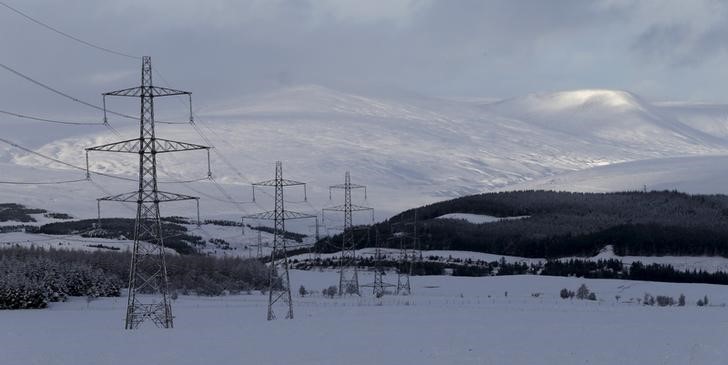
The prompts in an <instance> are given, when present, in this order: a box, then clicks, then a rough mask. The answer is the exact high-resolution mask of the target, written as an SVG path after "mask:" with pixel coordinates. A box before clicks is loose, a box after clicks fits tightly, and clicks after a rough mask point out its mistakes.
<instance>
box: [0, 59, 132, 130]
mask: <svg viewBox="0 0 728 365" xmlns="http://www.w3.org/2000/svg"><path fill="white" fill-rule="evenodd" d="M0 67H2V68H4V69H5V70H7V71H9V72H12V73H13V74H15V75H16V76H18V77H21V78H23V79H25V80H27V81H30V82H32V83H34V84H36V85H38V86H40V87H42V88H44V89H46V90H48V91H51V92H53V93H55V94H58V95H60V96H63V97H64V98H66V99H69V100H72V101H75V102H77V103H79V104H82V105H85V106H87V107H89V108H93V109H96V110H100V111H104V108H103V107H100V106H98V105H95V104H92V103H89V102H86V101H83V100H81V99H79V98H76V97H74V96H71V95H69V94H67V93H65V92H63V91H60V90H58V89H55V88H53V87H51V86H48V85H46V84H44V83H42V82H40V81H38V80H36V79H34V78H32V77H30V76H28V75H25V74H23V73H22V72H20V71H17V70H15V69H13V68H12V67H10V66H8V65H5V64H3V63H0ZM106 112H107V113H109V114H113V115H116V116H119V117H122V118H127V119H134V120H136V119H138V118H136V117H132V116H131V115H127V114H123V113H118V112H115V111H112V110H108V109H106Z"/></svg>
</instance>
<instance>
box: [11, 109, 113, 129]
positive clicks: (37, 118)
mask: <svg viewBox="0 0 728 365" xmlns="http://www.w3.org/2000/svg"><path fill="white" fill-rule="evenodd" d="M0 114H5V115H10V116H13V117H16V118H22V119H29V120H35V121H39V122H46V123H55V124H65V125H98V126H101V125H103V124H104V123H98V122H67V121H62V120H55V119H47V118H39V117H33V116H30V115H25V114H19V113H13V112H9V111H7V110H0Z"/></svg>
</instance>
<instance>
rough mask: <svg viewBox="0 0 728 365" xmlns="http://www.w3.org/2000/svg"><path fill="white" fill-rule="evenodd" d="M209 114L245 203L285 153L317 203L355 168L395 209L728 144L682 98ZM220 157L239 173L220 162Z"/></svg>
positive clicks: (309, 102) (69, 147) (374, 194)
mask: <svg viewBox="0 0 728 365" xmlns="http://www.w3.org/2000/svg"><path fill="white" fill-rule="evenodd" d="M206 110H214V112H208V113H207V114H205V115H202V116H201V118H200V119H199V120H198V125H200V126H201V129H202V130H203V131H204V133H205V134H206V135H207V136H208V137H209V138H210V140H211V141H212V142H213V143H214V144H215V146H216V148H217V151H216V152H215V153H213V155H212V162H213V174H214V176H215V178H216V179H217V181H219V182H221V183H223V184H229V185H228V189H229V190H230V191H232V194H233V195H234V198H235V199H236V200H249V190H248V188H247V187H245V186H244V185H245V184H247V183H249V182H251V181H258V180H265V179H269V178H270V177H271V175H272V173H273V162H274V161H276V160H282V161H283V162H284V174H285V176H286V177H288V178H291V179H296V180H302V181H306V182H309V184H310V185H309V186H310V187H311V189H312V191H311V195H310V200H311V202H312V204H313V205H314V206H316V207H317V208H320V207H322V206H325V205H330V204H332V202H329V201H328V198H327V197H328V191H327V190H328V189H327V188H326V187H327V186H328V185H332V184H337V183H341V182H342V181H341V180H343V174H344V171H346V170H350V171H351V173H352V178H353V180H354V181H355V182H357V183H361V184H367V185H369V193H370V194H369V198H370V201H369V202H367V204H368V205H372V206H374V207H376V208H379V209H382V210H383V211H384V212H385V215H386V212H393V211H396V210H401V209H404V208H408V207H411V206H414V205H418V204H421V203H428V202H432V201H436V200H442V199H444V198H449V197H456V196H461V195H464V194H472V193H478V192H483V191H489V190H493V189H507V188H509V187H511V186H514V185H515V184H519V183H524V182H528V181H533V180H538V179H541V178H544V177H551V176H556V175H559V174H563V173H569V172H573V171H577V170H583V169H587V168H590V167H594V166H601V165H609V164H614V163H619V162H626V161H637V160H645V159H661V158H672V157H677V156H702V155H721V154H728V142H727V139H726V134H725V133H723V132H722V130H721V129H720V128H716V127H706V126H704V125H701V124H700V123H698V122H692V123H690V120H692V121H696V120H699V116H700V115H701V114H700V113H701V109H700V107H699V106H693V107H692V109H691V110H690V113H691V114H690V115H691V119H690V120H687V119H688V118H687V117H684V116H683V114H685V113H682V114H681V113H678V112H677V111H676V109H675V107H674V106H666V105H661V104H652V103H649V102H647V101H645V100H643V99H641V98H640V97H638V96H636V95H634V94H631V93H628V92H623V91H612V90H579V91H569V92H561V93H550V94H534V95H528V96H525V97H522V98H514V99H509V100H504V101H501V102H495V103H488V104H483V103H479V102H477V101H454V100H444V99H436V98H428V97H421V96H416V95H399V96H396V97H388V98H383V97H374V96H367V95H358V94H352V93H347V92H342V91H336V90H331V89H328V88H325V87H321V86H316V85H302V86H296V87H289V88H284V89H280V90H276V91H272V92H266V93H260V94H252V95H247V96H245V97H242V98H240V99H238V100H233V101H230V102H228V103H226V104H225V105H220V106H213V107H208V108H206ZM716 113H717V112H715V111H714V110H713V109H710V110H707V111H706V114H705V115H707V117H706V118H713V119H711V120H715V114H716ZM119 129H120V131H121V133H122V134H123V135H124V138H133V136H134V135H135V133H137V129H136V128H135V127H134V126H133V125H131V124H127V126H126V127H119ZM158 135H159V136H160V137H163V138H170V139H179V140H184V141H190V142H195V143H204V142H203V141H202V139H201V138H200V136H198V135H197V134H196V133H195V131H194V130H193V129H192V128H191V127H190V126H188V125H164V124H160V125H159V127H158ZM118 139H119V138H117V137H115V136H113V135H111V134H110V133H107V132H100V133H94V134H88V135H82V136H77V137H73V138H64V139H61V140H57V141H48V143H47V144H45V145H44V146H43V147H42V148H41V151H43V152H44V153H46V154H49V155H52V156H55V157H58V158H61V159H63V160H65V161H69V162H72V163H75V164H78V165H81V166H83V165H84V164H85V155H84V153H83V148H85V147H88V146H91V145H96V144H102V143H107V142H111V141H113V140H118ZM218 153H219V154H220V155H223V156H225V159H226V160H227V161H230V163H231V164H233V165H234V167H235V170H238V171H234V170H233V169H230V168H229V167H228V166H227V165H226V164H225V163H223V161H222V160H221V158H220V156H219V155H218ZM118 157H119V156H116V155H113V156H110V155H92V156H91V166H92V168H94V169H96V170H99V171H103V172H113V173H120V174H125V175H127V176H131V177H133V176H134V175H135V174H136V166H135V164H136V161H135V159H134V158H133V156H131V158H126V159H124V158H122V159H119V158H118ZM0 160H4V161H6V162H8V163H11V164H16V165H23V166H26V167H31V166H32V167H38V166H45V165H47V163H46V162H45V161H42V160H41V159H39V158H37V157H35V156H29V155H24V154H22V153H17V151H14V152H13V155H10V154H8V153H7V152H6V153H4V155H3V156H0ZM205 162H206V159H205V157H204V155H202V154H199V155H195V154H194V153H189V154H174V155H165V156H163V157H160V164H159V166H160V179H161V180H170V179H190V178H197V177H204V176H205V175H206V172H207V170H206V166H205ZM238 172H240V174H238ZM241 174H242V176H241ZM49 176H56V175H53V174H49ZM74 176H77V174H74ZM117 186H118V187H119V188H120V189H121V191H127V190H133V189H134V183H133V182H123V181H120V182H118V183H114V184H113V185H111V186H110V187H109V188H112V187H113V189H114V191H116V189H117ZM18 189H22V188H15V187H8V188H4V192H5V193H6V195H10V196H12V195H14V194H15V195H16V196H18V195H20V196H24V195H27V191H26V192H22V191H21V190H18ZM59 190H61V189H59ZM169 190H181V191H182V192H186V193H191V194H193V195H199V194H196V193H195V190H199V191H203V192H204V193H206V194H207V195H214V196H215V197H216V198H217V200H210V199H208V200H207V201H205V199H204V197H203V210H205V209H207V210H208V211H214V212H216V213H220V214H239V209H238V207H236V206H235V205H234V204H230V203H225V202H222V201H220V200H227V198H226V197H225V196H223V195H221V193H220V192H219V191H217V190H216V188H215V187H214V186H211V185H210V184H209V183H204V182H203V183H197V184H192V185H190V186H183V185H180V184H176V185H174V186H173V187H170V188H169ZM78 193H83V192H81V191H78ZM58 194H62V192H60V191H59V192H58ZM73 194H76V193H72V195H73ZM289 194H297V193H296V192H291V193H289ZM290 199H291V200H296V199H297V198H296V197H293V196H291V198H290ZM261 204H263V205H265V204H266V203H264V202H263V203H261ZM30 205H34V206H36V205H37V204H30ZM205 206H207V208H205ZM249 208H252V209H253V210H255V207H249ZM301 209H309V210H310V207H302V208H301ZM71 213H77V212H73V211H72V212H71Z"/></svg>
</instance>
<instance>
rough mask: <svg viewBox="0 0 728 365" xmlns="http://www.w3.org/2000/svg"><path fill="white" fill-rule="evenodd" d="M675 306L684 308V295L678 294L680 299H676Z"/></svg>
mask: <svg viewBox="0 0 728 365" xmlns="http://www.w3.org/2000/svg"><path fill="white" fill-rule="evenodd" d="M677 305H678V306H679V307H684V306H685V294H680V297H679V298H678V299H677Z"/></svg>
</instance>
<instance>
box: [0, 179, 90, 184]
mask: <svg viewBox="0 0 728 365" xmlns="http://www.w3.org/2000/svg"><path fill="white" fill-rule="evenodd" d="M84 181H88V179H75V180H61V181H36V182H31V181H0V184H3V185H56V184H70V183H77V182H84Z"/></svg>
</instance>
